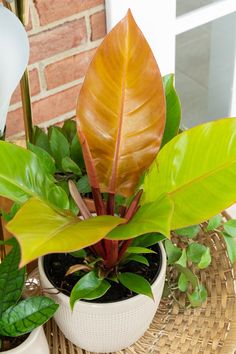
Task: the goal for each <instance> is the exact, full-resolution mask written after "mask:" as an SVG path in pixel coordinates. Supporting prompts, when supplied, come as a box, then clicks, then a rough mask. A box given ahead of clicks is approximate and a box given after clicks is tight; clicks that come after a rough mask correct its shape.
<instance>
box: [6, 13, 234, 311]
mask: <svg viewBox="0 0 236 354" xmlns="http://www.w3.org/2000/svg"><path fill="white" fill-rule="evenodd" d="M165 87H166V92H165V93H164V89H163V83H162V78H161V75H160V72H159V69H158V66H157V64H156V61H155V59H154V56H153V54H152V52H151V49H150V47H149V45H148V43H147V42H146V40H145V38H144V36H143V34H142V32H141V31H140V29H139V28H138V27H137V25H136V23H135V21H134V19H133V17H132V15H131V13H130V11H129V12H128V14H127V16H126V17H125V18H124V19H123V20H122V21H121V22H120V23H119V24H118V25H117V26H116V27H115V28H114V29H113V30H112V31H111V32H110V33H109V34H108V35H107V36H106V38H105V39H104V41H103V42H102V44H101V45H100V47H99V48H98V50H97V52H96V54H95V56H94V59H93V61H92V63H91V65H90V67H89V69H88V72H87V74H86V77H85V80H84V83H83V85H82V88H81V91H80V95H79V99H78V106H77V129H78V136H79V140H80V144H81V147H82V151H83V157H84V162H85V166H86V172H87V175H88V179H89V183H90V187H91V191H92V195H93V201H94V203H95V207H96V215H94V214H91V213H90V211H89V210H88V208H87V206H86V204H85V203H84V201H83V199H82V198H81V195H80V194H79V191H78V188H77V186H76V185H75V183H74V182H73V181H70V180H69V181H68V189H69V190H70V193H71V195H72V196H73V199H74V200H75V202H76V204H77V206H78V208H79V214H78V215H75V213H74V208H72V207H71V203H69V199H68V195H67V193H66V191H65V190H64V189H63V188H61V186H59V185H58V182H57V181H56V180H55V179H54V177H53V175H52V173H51V172H50V171H49V169H48V165H47V161H46V160H45V159H44V158H43V156H41V157H39V156H38V155H36V154H35V153H33V152H31V151H29V150H25V149H23V148H20V147H17V146H15V145H12V144H10V143H7V142H0V159H1V164H0V194H1V195H2V196H5V197H7V198H10V199H12V200H13V201H15V202H17V203H19V204H20V210H19V211H18V212H17V213H16V215H15V216H14V217H13V219H12V220H11V221H10V222H9V223H8V226H7V227H8V230H9V231H10V232H12V233H13V234H14V235H15V236H16V238H17V239H18V241H19V243H20V245H21V251H22V254H21V266H23V265H25V264H26V263H28V262H30V261H32V260H33V259H35V258H37V257H40V256H43V255H46V254H49V253H55V252H57V253H58V252H60V253H67V252H73V255H74V256H77V257H78V265H77V267H75V268H74V269H70V270H69V272H73V271H75V272H76V273H75V274H77V276H78V281H77V283H76V284H75V286H74V288H73V290H72V293H71V306H72V307H73V306H74V304H75V301H76V300H78V299H96V298H99V297H101V296H102V295H104V294H105V293H106V292H107V291H108V290H109V288H110V287H112V284H113V283H114V282H118V283H121V284H122V285H123V286H125V287H127V288H128V289H130V290H131V291H133V292H134V293H141V294H145V295H147V296H150V297H152V290H151V285H150V284H149V282H148V281H147V280H146V279H144V278H143V277H142V276H141V275H139V274H133V273H132V272H126V271H124V269H125V268H124V264H125V263H128V262H131V261H134V262H136V263H138V264H140V267H143V266H146V267H148V266H149V265H148V261H147V258H146V257H145V255H146V254H147V253H150V252H153V250H151V249H150V247H151V246H152V245H154V244H155V243H157V242H158V241H160V240H163V239H164V238H169V237H170V231H171V230H179V229H183V228H186V227H188V226H192V225H196V224H199V223H201V222H203V221H204V220H207V219H209V218H211V217H213V216H214V215H216V214H218V213H219V212H221V211H222V210H223V209H225V208H226V207H228V206H230V205H231V204H233V202H234V201H235V200H236V188H235V176H236V119H234V118H232V119H222V120H218V121H215V122H209V123H206V124H203V125H200V126H197V127H195V128H192V129H190V130H188V131H185V132H182V133H181V134H179V135H177V136H175V135H176V134H177V132H178V126H179V117H180V106H179V101H178V98H177V96H176V94H175V92H174V90H172V89H171V87H172V85H171V79H170V77H169V79H166V82H165ZM165 96H166V97H165ZM165 98H166V99H165ZM166 107H167V108H166ZM166 110H167V112H166ZM163 135H164V138H163ZM159 150H160V151H159ZM180 267H182V268H180V271H181V272H183V273H184V272H185V267H184V266H183V265H182V266H181V265H180ZM185 273H186V272H185Z"/></svg>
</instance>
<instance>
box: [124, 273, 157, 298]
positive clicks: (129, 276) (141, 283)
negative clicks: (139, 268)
mask: <svg viewBox="0 0 236 354" xmlns="http://www.w3.org/2000/svg"><path fill="white" fill-rule="evenodd" d="M118 279H119V281H120V282H121V284H122V285H124V286H125V287H126V288H128V289H129V290H131V291H133V292H135V293H137V294H143V295H146V296H149V297H150V298H151V299H153V293H152V288H151V285H150V284H149V282H148V281H147V280H146V279H145V278H143V277H142V276H141V275H137V274H133V273H121V274H120V275H119V276H118Z"/></svg>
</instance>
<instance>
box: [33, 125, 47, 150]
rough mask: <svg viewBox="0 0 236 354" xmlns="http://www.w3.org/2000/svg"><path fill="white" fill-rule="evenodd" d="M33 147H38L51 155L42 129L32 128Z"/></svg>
mask: <svg viewBox="0 0 236 354" xmlns="http://www.w3.org/2000/svg"><path fill="white" fill-rule="evenodd" d="M34 145H36V146H39V147H40V148H41V149H43V150H45V151H47V152H48V153H49V154H50V155H51V149H50V145H49V138H48V135H47V134H46V133H45V131H44V130H43V129H41V128H39V127H36V126H35V127H34Z"/></svg>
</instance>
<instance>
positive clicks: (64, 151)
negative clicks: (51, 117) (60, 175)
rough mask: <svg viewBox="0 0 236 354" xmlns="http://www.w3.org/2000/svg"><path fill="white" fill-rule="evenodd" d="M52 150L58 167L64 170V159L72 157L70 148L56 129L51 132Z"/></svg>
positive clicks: (53, 128)
mask: <svg viewBox="0 0 236 354" xmlns="http://www.w3.org/2000/svg"><path fill="white" fill-rule="evenodd" d="M49 143H50V148H51V151H52V155H53V157H54V160H55V161H56V164H57V167H58V168H60V169H61V168H62V159H63V158H64V157H66V156H70V146H69V143H68V141H67V139H66V138H65V136H64V134H63V133H61V132H60V131H59V130H58V129H57V128H56V127H52V128H51V131H50V140H49Z"/></svg>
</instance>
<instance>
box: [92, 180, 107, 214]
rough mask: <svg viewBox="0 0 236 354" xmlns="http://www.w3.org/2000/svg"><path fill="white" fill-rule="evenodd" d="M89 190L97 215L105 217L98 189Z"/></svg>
mask: <svg viewBox="0 0 236 354" xmlns="http://www.w3.org/2000/svg"><path fill="white" fill-rule="evenodd" d="M91 188H92V193H93V200H94V203H95V208H96V212H97V215H106V209H105V205H104V202H103V200H102V194H101V192H100V188H94V187H91Z"/></svg>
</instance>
